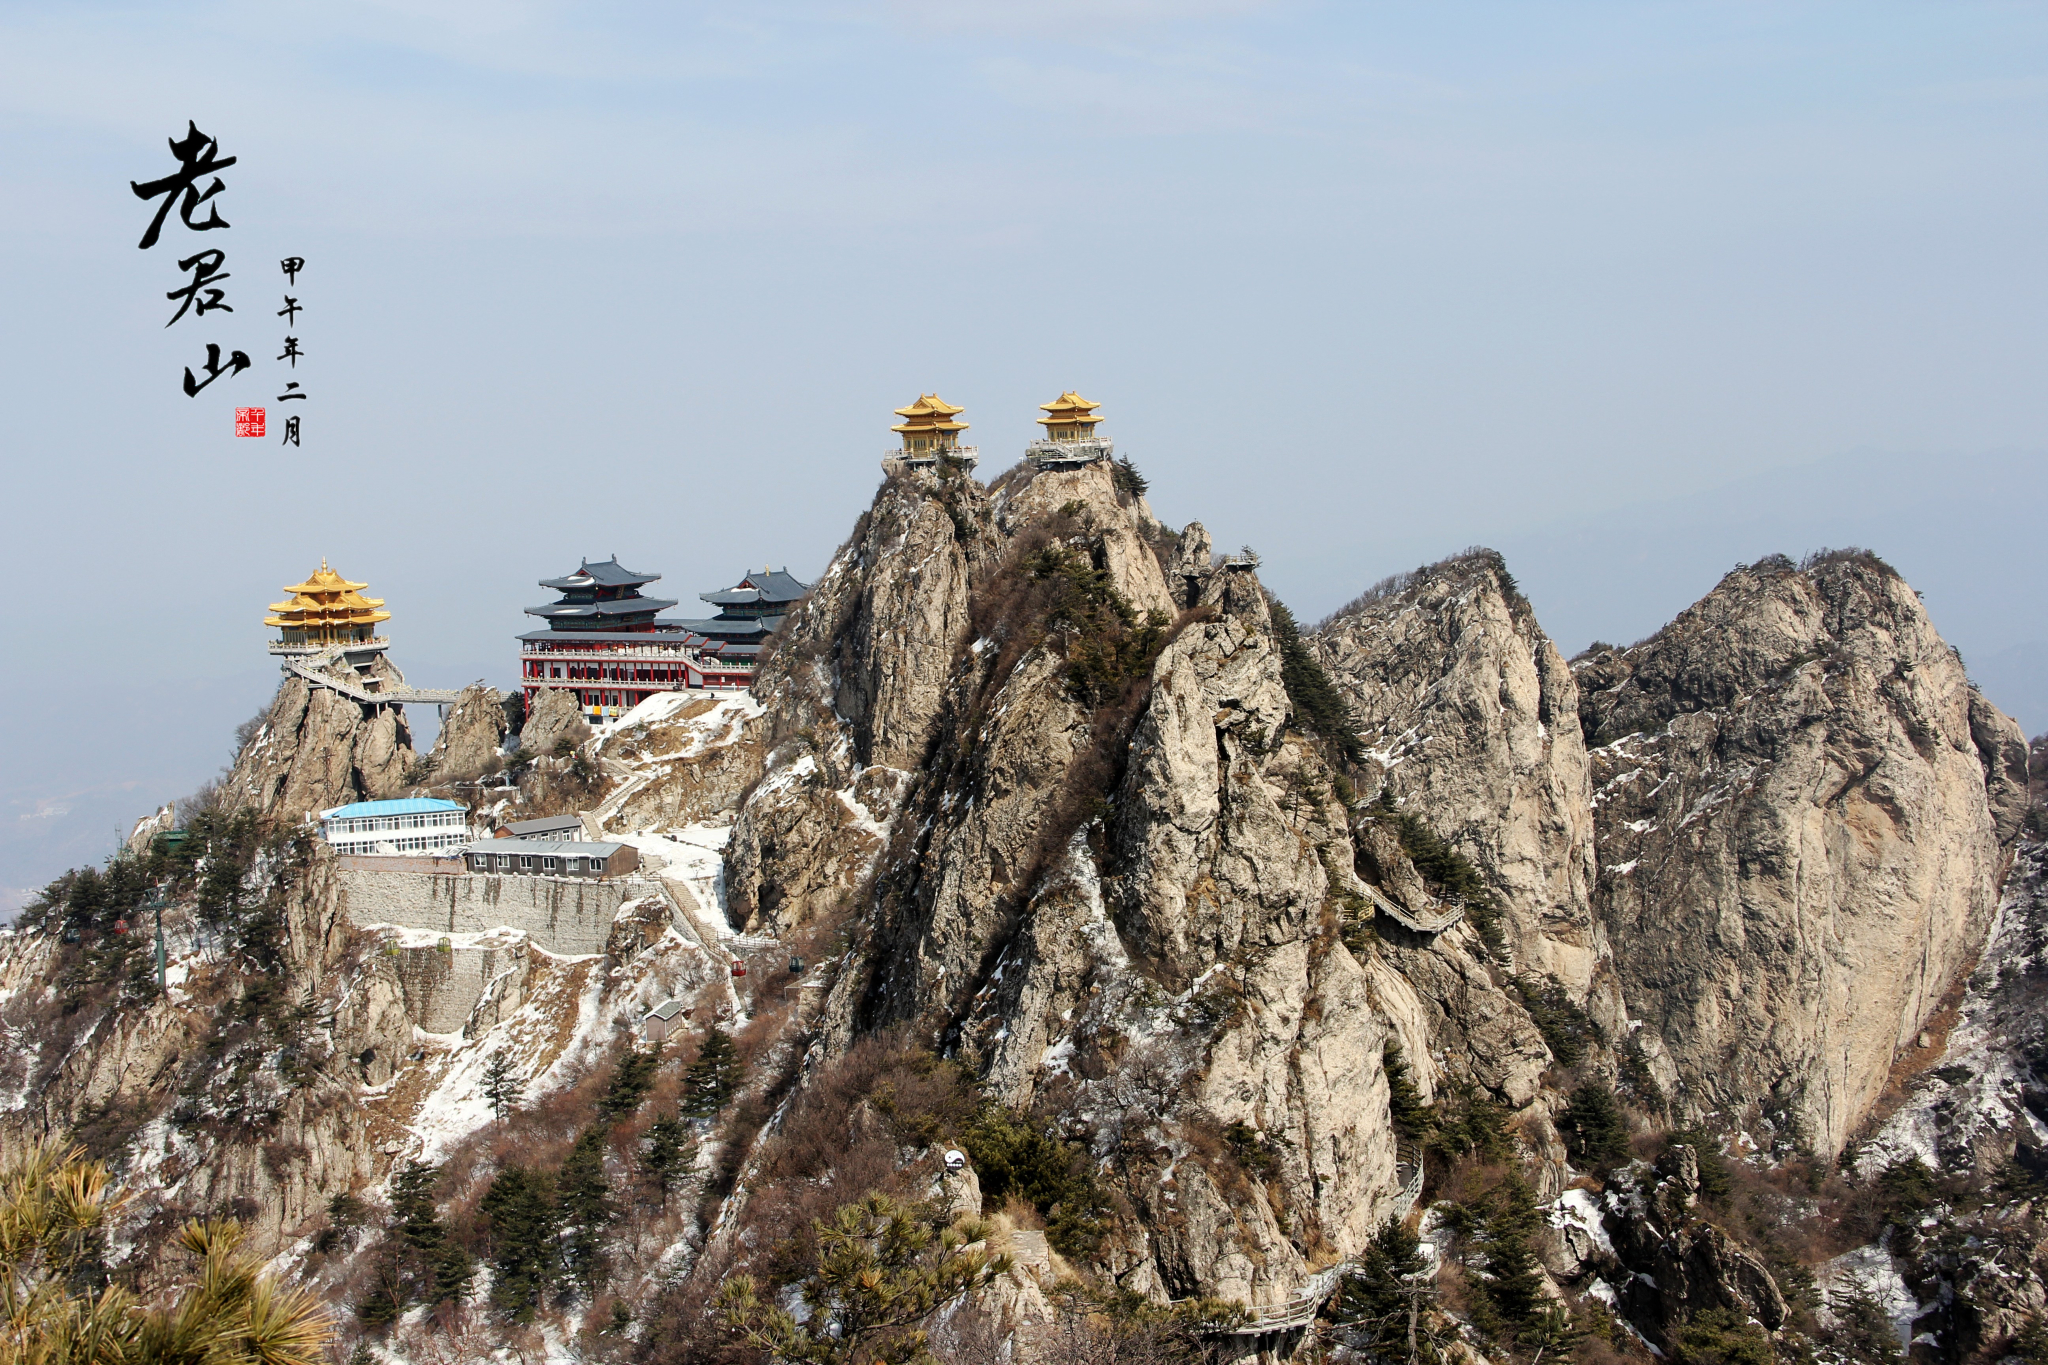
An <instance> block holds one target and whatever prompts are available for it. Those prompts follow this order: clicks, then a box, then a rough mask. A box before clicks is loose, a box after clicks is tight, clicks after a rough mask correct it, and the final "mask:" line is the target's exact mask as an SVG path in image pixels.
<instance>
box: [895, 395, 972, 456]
mask: <svg viewBox="0 0 2048 1365" xmlns="http://www.w3.org/2000/svg"><path fill="white" fill-rule="evenodd" d="M965 411H967V409H965V408H956V407H954V406H953V405H952V404H951V403H948V402H947V401H946V400H945V399H943V398H941V397H939V396H938V395H937V394H935V393H925V394H919V395H918V398H917V401H916V402H915V403H912V404H911V405H910V406H909V407H905V408H898V409H896V415H897V416H898V417H901V418H902V419H903V420H902V421H901V422H898V423H897V424H896V425H895V426H893V427H890V428H889V430H891V431H894V432H897V433H899V434H901V435H902V437H903V453H904V454H905V455H923V456H926V457H927V458H928V457H930V456H932V455H935V454H937V453H938V452H939V451H941V450H953V449H957V448H958V446H959V444H960V433H961V432H963V431H965V430H967V423H965V422H956V421H954V420H953V418H955V417H957V416H959V415H960V414H961V413H963V412H965Z"/></svg>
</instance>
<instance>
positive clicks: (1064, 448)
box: [1024, 389, 1116, 469]
mask: <svg viewBox="0 0 2048 1365" xmlns="http://www.w3.org/2000/svg"><path fill="white" fill-rule="evenodd" d="M1101 406H1102V404H1100V403H1097V402H1094V401H1092V400H1090V399H1087V398H1083V397H1082V396H1081V395H1080V394H1078V393H1076V392H1074V391H1073V390H1072V389H1068V390H1067V391H1066V392H1065V393H1063V394H1061V395H1060V396H1059V397H1057V398H1055V399H1053V400H1052V401H1051V402H1050V403H1040V404H1039V405H1038V408H1039V411H1041V412H1043V413H1044V414H1045V416H1043V417H1041V418H1039V419H1038V424H1039V425H1040V426H1042V427H1044V428H1045V434H1044V435H1043V436H1041V437H1039V438H1038V439H1037V440H1035V441H1033V442H1032V443H1031V444H1030V445H1029V446H1028V447H1026V448H1025V451H1024V458H1025V459H1027V460H1029V461H1031V463H1033V464H1035V465H1037V466H1038V467H1039V468H1040V469H1048V468H1050V469H1060V468H1070V467H1072V466H1075V465H1084V464H1093V463H1094V462H1095V461H1097V460H1107V459H1109V458H1110V457H1111V456H1112V455H1113V454H1115V451H1116V446H1115V443H1114V442H1112V441H1110V440H1109V439H1108V438H1107V437H1103V436H1098V435H1096V433H1095V428H1096V426H1097V425H1098V424H1100V423H1101V421H1102V419H1101V418H1100V417H1097V416H1096V415H1095V410H1096V409H1097V408H1099V407H1101Z"/></svg>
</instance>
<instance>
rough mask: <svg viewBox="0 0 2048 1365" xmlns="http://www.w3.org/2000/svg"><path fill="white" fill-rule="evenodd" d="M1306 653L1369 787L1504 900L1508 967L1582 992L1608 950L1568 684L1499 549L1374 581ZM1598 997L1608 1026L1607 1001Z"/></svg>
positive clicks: (1581, 749) (1575, 698)
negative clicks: (1361, 747)
mask: <svg viewBox="0 0 2048 1365" xmlns="http://www.w3.org/2000/svg"><path fill="white" fill-rule="evenodd" d="M1314 645H1315V648H1316V649H1317V651H1318V653H1319V654H1320V656H1321V657H1322V659H1323V661H1324V662H1325V664H1326V665H1327V666H1328V667H1329V669H1330V672H1331V674H1332V675H1333V676H1334V677H1335V678H1336V679H1337V681H1338V683H1339V685H1340V686H1341V688H1342V689H1343V692H1344V696H1345V699H1346V700H1347V701H1348V702H1349V703H1350V704H1351V708H1352V712H1353V714H1354V715H1355V716H1356V717H1357V718H1358V721H1359V727H1360V731H1361V735H1362V738H1363V739H1364V741H1365V744H1366V748H1367V750H1368V762H1367V764H1366V767H1367V769H1368V771H1369V772H1370V774H1371V775H1372V778H1373V779H1374V781H1375V782H1376V783H1377V784H1378V785H1379V786H1380V787H1381V788H1382V789H1384V790H1385V791H1386V792H1387V793H1388V794H1390V795H1391V796H1392V797H1393V798H1394V800H1395V802H1396V803H1397V804H1399V805H1401V806H1402V807H1404V808H1408V809H1412V810H1414V811H1416V812H1417V813H1419V814H1421V815H1423V816H1424V818H1426V819H1427V820H1428V822H1429V823H1430V824H1431V826H1433V828H1434V830H1435V832H1436V833H1437V834H1439V835H1441V836H1442V837H1443V838H1444V839H1446V840H1448V841H1449V842H1450V843H1451V844H1452V845H1454V846H1455V847H1456V848H1458V849H1459V850H1460V851H1461V852H1462V853H1463V854H1464V855H1465V856H1466V857H1467V858H1469V859H1470V860H1471V861H1472V863H1473V864H1475V865H1476V866H1477V867H1478V868H1479V869H1480V870H1481V872H1482V873H1483V874H1484V875H1485V877H1486V879H1487V881H1488V883H1489V884H1490V886H1491V888H1492V889H1493V891H1494V892H1495V893H1496V894H1497V895H1498V896H1499V897H1500V899H1501V901H1502V902H1503V905H1504V909H1505V915H1506V927H1507V931H1508V934H1507V936H1508V939H1509V942H1510V945H1511V947H1512V951H1513V957H1514V962H1515V965H1516V967H1517V968H1518V969H1519V970H1522V971H1533V972H1538V973H1544V974H1548V975H1552V976H1555V977H1557V978H1558V979H1559V980H1560V981H1562V982H1564V983H1565V985H1566V986H1567V988H1568V989H1570V990H1571V991H1572V992H1573V994H1574V995H1576V996H1578V997H1580V998H1581V999H1584V998H1587V997H1589V996H1590V995H1591V994H1592V992H1593V985H1594V981H1595V978H1596V976H1599V975H1600V972H1601V964H1602V963H1603V961H1604V959H1605V958H1606V956H1607V947H1606V943H1605V940H1604V937H1603V935H1602V933H1601V931H1600V927H1599V925H1598V923H1597V922H1596V921H1595V919H1594V917H1593V910H1592V888H1593V880H1594V878H1593V834H1594V830H1593V809H1592V778H1591V770H1590V766H1589V763H1588V760H1587V756H1586V747H1585V743H1584V741H1583V738H1582V736H1581V734H1580V731H1579V718H1578V712H1579V689H1578V686H1577V684H1576V683H1575V682H1574V681H1573V678H1572V672H1571V669H1570V667H1569V666H1568V665H1567V664H1566V663H1565V661H1564V659H1563V657H1562V656H1561V655H1560V654H1559V653H1558V651H1557V647H1556V646H1555V645H1554V644H1552V643H1551V641H1550V638H1549V637H1548V636H1547V635H1545V634H1544V633H1543V628H1542V627H1541V626H1540V625H1538V624H1537V622H1536V617H1535V613H1534V611H1533V610H1532V609H1531V607H1530V605H1529V603H1528V601H1527V600H1526V599H1525V598H1523V596H1522V595H1521V593H1520V591H1519V590H1518V589H1517V588H1516V586H1515V582H1514V579H1513V578H1512V577H1510V576H1509V575H1508V572H1507V567H1506V565H1505V564H1503V563H1502V562H1501V559H1500V556H1498V555H1496V554H1494V553H1493V552H1491V551H1484V550H1482V551H1473V552H1468V553H1466V554H1464V555H1460V556H1458V557H1457V558H1454V559H1449V560H1445V561H1444V562H1442V563H1440V564H1437V565H1434V566H1431V567H1429V568H1425V569H1420V570H1417V571H1416V572H1415V573H1413V574H1408V575H1403V576H1401V577H1400V578H1398V579H1395V580H1391V581H1389V582H1387V583H1385V584H1382V585H1381V586H1380V587H1379V589H1377V590H1376V591H1375V592H1373V593H1370V594H1368V595H1367V598H1366V599H1365V600H1362V601H1361V602H1359V603H1357V604H1354V605H1353V606H1352V607H1350V608H1347V609H1346V610H1344V611H1342V612H1339V613H1338V614H1337V615H1336V616H1335V617H1333V618H1332V619H1331V620H1329V621H1327V622H1325V623H1324V624H1323V625H1322V626H1321V627H1320V628H1319V629H1318V630H1317V631H1316V632H1315V635H1314ZM1602 1003H1603V1004H1605V1006H1606V1009H1605V1010H1604V1013H1605V1015H1606V1016H1607V1017H1608V1018H1609V1019H1610V1020H1612V1019H1614V1017H1615V1004H1614V1001H1613V1000H1612V998H1611V996H1609V997H1607V998H1604V999H1603V1002H1602Z"/></svg>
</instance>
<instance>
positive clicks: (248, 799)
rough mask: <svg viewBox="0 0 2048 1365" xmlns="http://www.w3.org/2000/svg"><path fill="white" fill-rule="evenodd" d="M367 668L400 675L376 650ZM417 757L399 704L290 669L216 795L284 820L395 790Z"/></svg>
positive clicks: (341, 667) (342, 673) (347, 675)
mask: <svg viewBox="0 0 2048 1365" xmlns="http://www.w3.org/2000/svg"><path fill="white" fill-rule="evenodd" d="M331 668H332V670H334V671H335V675H336V676H337V677H339V678H342V679H344V680H345V681H349V682H356V681H359V680H358V679H357V676H356V674H355V671H354V670H353V669H351V668H349V667H348V666H347V665H346V664H341V663H336V664H333V665H331ZM373 673H374V675H375V676H376V677H377V678H378V679H380V680H383V681H388V682H392V683H396V682H399V681H402V679H401V678H400V677H399V675H398V672H397V670H396V669H395V668H393V667H392V666H391V663H390V661H389V660H387V659H385V658H384V656H383V655H381V654H380V655H378V656H377V660H376V663H375V665H374V667H373ZM417 760H418V755H416V754H414V753H413V750H412V732H411V730H410V729H408V728H407V726H406V723H405V708H404V707H402V706H395V705H379V704H372V703H364V702H358V701H356V700H354V699H352V698H350V697H348V696H345V695H343V694H342V693H340V692H337V691H335V690H334V689H333V688H329V687H321V686H319V685H318V684H315V683H311V682H308V681H307V680H306V679H304V678H301V677H299V676H297V675H296V674H294V675H290V676H287V677H286V678H285V680H284V683H283V685H282V686H280V687H279V688H278V689H277V696H276V697H275V698H274V699H273V700H272V701H271V703H270V710H269V712H268V713H267V714H266V715H265V716H264V718H263V725H262V728H261V729H259V730H258V731H257V732H256V734H255V736H254V737H253V738H251V739H250V741H249V742H248V744H246V745H245V746H244V747H243V749H242V752H241V753H240V754H238V755H237V756H236V758H235V765H234V767H233V769H231V770H230V772H229V773H228V776H227V778H226V779H225V781H224V782H223V784H222V789H221V800H222V803H223V804H225V805H227V806H229V807H248V808H250V809H253V810H255V811H257V812H258V813H259V814H262V815H265V816H269V817H271V818H272V819H276V820H290V819H293V818H296V817H297V816H300V815H303V814H305V813H307V812H309V811H317V810H323V809H326V808H328V807H331V806H342V805H347V804H349V803H350V802H352V801H376V800H383V799H385V798H387V797H394V796H402V795H404V793H405V788H406V776H407V774H408V773H409V772H410V771H412V769H413V765H414V764H415V763H416V762H417Z"/></svg>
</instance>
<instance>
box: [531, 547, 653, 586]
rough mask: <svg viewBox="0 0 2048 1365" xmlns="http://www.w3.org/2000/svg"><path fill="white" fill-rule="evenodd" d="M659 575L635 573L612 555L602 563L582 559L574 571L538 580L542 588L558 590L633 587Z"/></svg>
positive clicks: (648, 581)
mask: <svg viewBox="0 0 2048 1365" xmlns="http://www.w3.org/2000/svg"><path fill="white" fill-rule="evenodd" d="M660 577H661V575H660V574H658V573H636V572H634V571H633V570H632V569H629V568H627V567H626V566H625V565H623V564H621V563H619V559H618V556H617V555H614V556H612V557H611V558H610V559H607V560H606V561H605V562H604V563H602V564H593V563H591V562H590V561H589V560H587V559H586V560H584V561H583V565H582V567H581V568H579V569H577V570H576V572H575V573H572V574H564V575H563V576H562V577H560V578H543V579H542V580H541V581H540V585H541V586H542V587H543V588H553V589H555V590H556V591H558V592H560V591H565V590H567V589H569V588H588V587H593V586H594V587H600V588H633V587H638V586H639V585H640V584H642V583H652V582H655V581H656V580H657V579H659V578H660Z"/></svg>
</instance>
